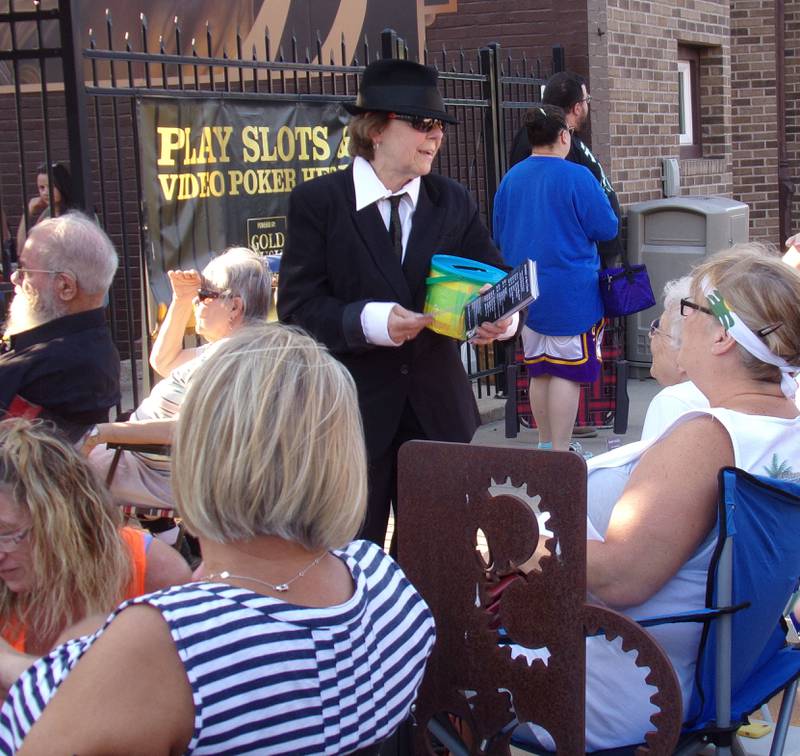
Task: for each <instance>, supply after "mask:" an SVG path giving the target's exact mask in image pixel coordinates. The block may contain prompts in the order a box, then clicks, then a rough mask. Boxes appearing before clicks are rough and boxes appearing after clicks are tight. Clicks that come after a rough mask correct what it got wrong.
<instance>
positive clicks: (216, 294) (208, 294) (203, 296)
mask: <svg viewBox="0 0 800 756" xmlns="http://www.w3.org/2000/svg"><path fill="white" fill-rule="evenodd" d="M222 296H225V292H224V291H215V290H214V289H207V288H205V286H201V287H200V288H199V289H198V290H197V298H198V299H199V300H200V301H201V302H211V301H212V300H214V299H219V298H220V297H222Z"/></svg>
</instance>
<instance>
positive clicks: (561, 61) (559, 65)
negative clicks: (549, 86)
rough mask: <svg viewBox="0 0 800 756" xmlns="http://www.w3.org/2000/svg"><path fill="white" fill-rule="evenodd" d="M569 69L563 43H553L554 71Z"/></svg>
mask: <svg viewBox="0 0 800 756" xmlns="http://www.w3.org/2000/svg"><path fill="white" fill-rule="evenodd" d="M566 70H567V64H566V53H565V52H564V46H563V45H553V73H560V72H561V71H566Z"/></svg>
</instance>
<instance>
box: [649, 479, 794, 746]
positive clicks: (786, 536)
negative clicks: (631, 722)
mask: <svg viewBox="0 0 800 756" xmlns="http://www.w3.org/2000/svg"><path fill="white" fill-rule="evenodd" d="M719 491H720V493H719V500H718V512H717V528H718V531H719V541H718V544H717V548H716V550H715V552H714V556H713V558H712V561H711V566H710V568H709V574H708V583H707V588H706V606H707V607H708V608H707V610H706V612H705V613H701V615H700V616H699V617H698V620H699V621H702V622H705V627H704V630H703V635H702V639H701V642H700V648H699V651H698V660H697V671H696V676H695V688H694V693H693V695H692V701H691V704H690V708H689V717H688V719H687V722H686V724H685V727H684V730H685V731H686V733H687V738H686V741H684V742H682V745H681V747H680V748H679V749H678V751H677V753H679V754H690V753H697V752H698V751H699V750H700V749H701V748H702V747H703V746H704V745H705V744H708V743H714V744H715V745H716V746H717V752H718V753H742V752H743V749H742V747H741V744H740V743H739V742H738V741H737V739H736V730H737V729H738V728H739V727H740V726H741V725H742V724H743V723H745V722H746V721H747V716H748V715H749V714H750V713H752V712H754V711H756V710H757V709H758V708H759V707H760V706H761V705H762V704H764V703H765V702H766V701H768V700H769V699H771V698H772V697H773V696H775V695H776V694H777V693H779V692H780V691H781V690H782V691H784V695H783V703H782V705H781V710H780V715H779V717H778V722H777V724H776V727H775V733H774V735H773V740H772V747H771V750H770V754H771V755H772V754H781V753H783V748H784V744H785V741H786V734H787V731H788V726H789V720H790V717H791V713H792V708H793V706H794V699H795V692H796V689H797V678H798V676H800V650H799V649H798V648H796V647H794V646H792V645H789V644H788V643H787V640H786V638H787V633H786V630H787V627H786V625H785V622H784V611H785V610H786V607H787V604H788V602H789V600H790V598H791V597H792V595H793V593H794V592H795V590H796V589H797V585H798V580H800V481H797V480H780V479H776V478H767V477H764V476H758V475H750V474H749V473H746V472H744V471H742V470H739V469H736V468H732V467H726V468H723V469H722V470H720V474H719ZM703 614H706V615H707V617H706V616H703ZM642 624H645V625H646V624H650V623H649V622H647V623H642Z"/></svg>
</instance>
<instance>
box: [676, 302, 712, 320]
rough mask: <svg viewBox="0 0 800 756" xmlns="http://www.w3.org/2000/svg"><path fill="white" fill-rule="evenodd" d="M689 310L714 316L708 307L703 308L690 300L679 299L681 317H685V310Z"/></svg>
mask: <svg viewBox="0 0 800 756" xmlns="http://www.w3.org/2000/svg"><path fill="white" fill-rule="evenodd" d="M687 307H688V308H689V309H690V310H699V311H700V312H704V313H705V314H706V315H712V316H713V315H714V313H713V312H711V310H709V309H708V307H703V306H702V305H699V304H697V303H696V302H692V300H691V299H681V317H682V318H685V317H686V308H687ZM714 317H716V316H714Z"/></svg>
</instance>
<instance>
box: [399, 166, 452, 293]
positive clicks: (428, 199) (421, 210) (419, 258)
mask: <svg viewBox="0 0 800 756" xmlns="http://www.w3.org/2000/svg"><path fill="white" fill-rule="evenodd" d="M444 217H445V211H444V209H443V208H441V207H440V206H439V204H438V195H436V196H434V195H432V194H430V190H429V187H427V186H426V182H425V179H424V178H423V180H422V182H421V183H420V188H419V198H418V200H417V207H416V209H415V210H414V222H413V224H412V225H411V236H410V237H409V239H408V245H407V246H406V255H405V259H404V260H403V269H404V271H405V274H406V275H405V277H406V280H407V281H408V287H409V289H411V293H412V295H413V294H415V293H416V292H417V291H418V289H419V287H420V286H424V284H425V279H426V278H427V276H428V272H429V271H430V267H431V257H433V255H435V254H439V253H443V254H450V253H451V250H447V249H436V244H437V242H438V240H439V239H440V238H441V227H442V223H443V222H444Z"/></svg>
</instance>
